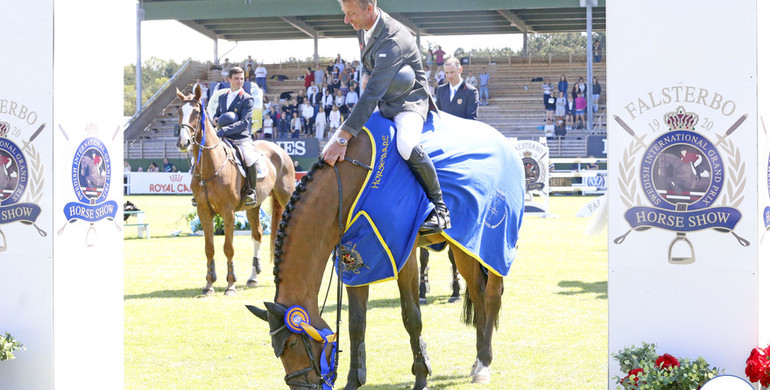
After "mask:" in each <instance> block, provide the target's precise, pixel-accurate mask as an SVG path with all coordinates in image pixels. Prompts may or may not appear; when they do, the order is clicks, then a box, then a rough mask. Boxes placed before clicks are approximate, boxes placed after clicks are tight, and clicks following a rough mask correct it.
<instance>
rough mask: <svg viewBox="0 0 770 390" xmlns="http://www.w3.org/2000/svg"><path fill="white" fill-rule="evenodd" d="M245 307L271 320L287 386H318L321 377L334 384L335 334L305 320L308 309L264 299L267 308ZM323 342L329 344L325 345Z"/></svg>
mask: <svg viewBox="0 0 770 390" xmlns="http://www.w3.org/2000/svg"><path fill="white" fill-rule="evenodd" d="M246 307H247V308H248V309H249V311H251V312H252V314H254V315H255V316H257V317H259V318H260V319H262V320H263V321H267V323H268V324H270V337H271V343H272V345H273V352H275V356H276V357H279V358H280V359H281V362H282V363H283V368H284V370H285V371H286V377H285V378H284V379H285V381H286V384H287V385H289V388H291V389H299V388H307V387H310V386H313V385H315V386H318V387H317V388H319V389H320V388H321V387H322V384H323V382H324V380H326V381H327V382H328V383H330V384H332V385H333V383H334V376H336V371H337V370H336V365H335V364H334V363H333V358H334V350H333V348H335V347H336V340H337V339H336V335H335V334H331V331H330V330H326V331H319V330H318V329H316V328H314V327H313V326H312V325H310V324H309V323H308V322H305V321H307V313H306V312H305V311H304V310H303V309H301V308H300V307H299V306H292V307H291V308H288V309H287V308H286V307H285V306H283V305H281V304H279V303H273V302H265V307H266V308H267V310H264V309H260V308H258V307H255V306H250V305H247V306H246ZM287 313H288V314H289V315H288V318H289V319H287ZM324 341H326V343H325V342H324ZM326 345H329V346H330V348H325V346H326ZM322 352H326V353H323V354H322ZM321 359H323V360H321ZM330 360H331V361H332V363H331V364H330V363H329V362H330Z"/></svg>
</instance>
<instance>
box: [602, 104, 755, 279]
mask: <svg viewBox="0 0 770 390" xmlns="http://www.w3.org/2000/svg"><path fill="white" fill-rule="evenodd" d="M613 118H614V119H615V122H617V123H618V124H619V125H620V127H621V128H623V130H625V131H626V133H628V134H629V135H630V136H632V137H634V139H635V140H636V142H638V143H639V144H640V145H642V147H644V148H645V149H649V147H648V145H647V144H646V143H645V142H644V140H643V139H642V138H641V137H639V136H638V135H637V134H636V132H634V130H633V129H632V128H631V126H629V125H628V124H627V123H626V122H625V121H623V119H621V118H620V117H618V116H617V115H613ZM746 118H748V114H743V115H742V116H741V117H740V118H738V120H736V121H735V123H733V125H732V126H730V128H728V129H727V131H726V132H725V135H723V136H722V135H719V134H716V137H717V142H716V143H714V148H716V147H718V146H719V145H721V144H723V143H724V142H725V141H726V139H727V137H729V136H730V134H732V133H733V132H735V130H737V129H738V127H740V126H741V124H743V122H744V121H745V120H746ZM676 211H687V204H686V203H677V204H676ZM632 230H634V229H633V228H631V229H628V231H626V232H625V233H624V234H623V235H621V236H620V237H618V238H616V239H615V240H614V241H613V242H614V243H615V244H621V243H623V241H624V240H625V239H626V237H627V236H628V235H629V233H631V231H632ZM730 232H731V233H732V234H733V236H735V238H736V239H737V240H738V242H739V243H740V244H741V245H743V246H747V245H748V244H749V242H748V241H747V240H746V239H744V238H742V237H740V236H738V234H736V233H735V232H734V231H730ZM678 242H682V243H683V244H682V245H684V246H685V248H686V250H687V251H686V253H687V255H685V256H674V255H673V253H674V247H675V246H678V245H677V243H678ZM668 262H669V263H671V264H692V263H694V262H695V248H693V246H692V243H691V242H690V240H689V239H688V238H687V234H685V233H684V232H677V233H676V237H674V239H673V240H671V243H670V244H669V245H668Z"/></svg>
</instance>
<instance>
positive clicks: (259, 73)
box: [254, 61, 267, 93]
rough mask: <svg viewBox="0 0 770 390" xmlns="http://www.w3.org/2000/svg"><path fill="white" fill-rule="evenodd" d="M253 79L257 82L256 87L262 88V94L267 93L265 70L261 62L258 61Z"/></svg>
mask: <svg viewBox="0 0 770 390" xmlns="http://www.w3.org/2000/svg"><path fill="white" fill-rule="evenodd" d="M254 77H255V78H256V80H257V85H259V87H260V88H262V91H263V92H264V93H267V69H266V68H265V66H264V65H262V61H259V64H258V65H257V69H255V70H254Z"/></svg>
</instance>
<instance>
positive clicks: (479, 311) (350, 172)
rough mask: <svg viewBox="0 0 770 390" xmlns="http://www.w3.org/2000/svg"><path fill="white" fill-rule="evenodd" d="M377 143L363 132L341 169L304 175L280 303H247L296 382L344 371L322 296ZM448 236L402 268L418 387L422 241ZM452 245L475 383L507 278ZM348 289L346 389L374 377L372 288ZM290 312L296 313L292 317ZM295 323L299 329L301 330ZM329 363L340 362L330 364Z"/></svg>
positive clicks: (294, 201)
mask: <svg viewBox="0 0 770 390" xmlns="http://www.w3.org/2000/svg"><path fill="white" fill-rule="evenodd" d="M371 148H372V145H371V141H370V139H369V137H365V136H359V137H355V138H353V139H352V140H351V141H350V143H349V144H348V148H347V152H346V160H347V161H343V162H340V163H338V164H336V165H335V167H334V168H331V167H329V166H328V165H325V163H323V162H322V161H319V162H317V163H315V164H314V165H313V167H312V169H311V170H310V171H309V172H308V174H307V175H306V176H305V177H303V178H302V181H301V182H300V183H299V184H298V185H297V188H296V190H295V192H294V194H293V195H292V197H291V200H290V201H289V204H288V205H287V207H286V211H285V212H284V214H283V220H282V221H281V224H280V228H279V231H278V233H277V234H276V243H275V246H276V250H275V256H274V262H275V267H274V269H273V274H274V275H275V284H276V294H275V298H274V301H275V302H265V306H266V307H267V310H263V309H261V308H257V307H254V306H247V307H248V308H249V310H250V311H251V312H252V313H253V314H255V315H256V316H257V317H259V318H261V319H262V320H265V321H267V322H268V323H269V324H270V335H271V337H272V346H273V349H274V352H275V355H276V357H280V358H281V360H282V362H283V365H284V369H285V370H286V373H287V375H286V377H285V381H286V383H287V385H289V387H290V388H292V389H294V388H318V389H320V388H322V387H323V388H324V389H326V388H329V387H328V386H329V385H330V383H331V382H332V380H333V379H335V378H334V377H335V376H336V371H335V370H336V365H335V363H334V357H335V356H334V353H333V350H334V349H335V348H334V346H333V343H331V342H333V341H335V340H336V334H335V335H331V336H328V334H329V333H330V332H331V330H328V331H326V332H327V333H326V335H323V336H322V337H319V335H318V333H319V332H318V330H319V329H320V330H324V331H325V330H327V329H329V326H328V325H327V323H326V322H325V321H324V319H323V318H322V317H321V315H320V314H319V309H318V295H319V289H320V287H321V284H322V280H321V279H322V277H323V274H324V270H325V268H326V265H327V263H328V262H329V253H331V252H332V251H333V248H335V245H337V244H338V242H339V240H340V234H341V227H340V225H341V222H340V220H341V219H342V218H341V216H342V215H348V213H349V210H350V208H351V207H352V205H353V204H354V201H355V199H356V196H357V193H358V191H359V189H360V188H361V186H362V185H363V183H364V180H365V178H366V177H367V168H368V167H362V166H361V165H362V164H356V163H351V162H358V161H361V162H363V164H371V157H372V149H371ZM519 161H520V160H519ZM336 170H338V171H339V173H338V175H339V179H340V183H341V186H342V188H341V190H338V177H337V174H336V173H335V171H336ZM522 177H523V175H522ZM522 187H523V182H522ZM338 193H339V195H338ZM340 198H341V199H340ZM338 213H339V214H338ZM453 222H454V221H453ZM444 240H445V239H444V237H443V236H442V235H440V234H434V235H430V236H427V237H425V236H420V237H418V239H417V240H416V242H415V244H414V246H413V247H412V249H411V254H410V255H409V258H408V260H407V261H406V263H405V265H404V266H403V267H402V268H401V270H400V271H399V272H398V277H397V283H398V289H399V293H400V297H401V316H402V320H403V323H404V327H405V328H406V330H407V332H408V333H409V338H410V346H411V349H412V356H413V362H412V366H411V369H412V373H413V374H414V375H415V384H414V389H425V388H427V376H428V375H429V374H430V373H431V367H430V361H429V359H428V355H427V351H426V344H425V342H424V341H423V339H422V336H421V332H422V318H421V313H420V306H419V301H418V299H419V281H418V277H419V270H418V264H417V260H416V255H415V253H416V248H417V247H418V246H422V245H427V244H433V243H437V242H442V241H444ZM448 244H449V245H450V249H451V251H452V252H453V253H454V256H455V261H456V264H457V268H458V269H459V271H460V274H461V275H462V276H463V278H465V280H466V281H467V288H466V292H465V305H464V310H463V317H464V318H463V319H464V321H465V323H466V324H468V325H474V326H475V328H476V354H475V355H476V356H475V363H474V364H473V368H472V369H471V376H473V382H474V383H489V381H490V379H491V371H490V369H489V366H490V364H491V362H492V333H493V330H494V328H495V327H496V323H497V320H498V313H499V310H500V304H501V295H502V293H503V278H502V277H501V276H500V275H497V274H495V273H493V272H485V271H486V270H485V269H483V266H482V265H481V264H480V263H479V261H477V260H476V259H475V258H473V257H471V255H469V254H467V253H466V252H464V251H463V250H462V249H460V248H459V247H458V246H457V245H456V244H454V243H453V242H451V241H449V242H448ZM340 277H341V276H340ZM347 293H348V309H349V313H348V314H349V329H348V330H349V332H350V370H349V372H348V376H347V384H346V386H345V389H348V390H350V389H357V388H359V387H360V386H362V385H364V384H365V383H366V354H365V347H364V334H365V328H366V306H367V300H368V295H369V287H368V286H356V287H347ZM297 306H299V307H300V308H305V309H306V312H304V313H301V314H302V315H304V316H305V317H306V321H305V323H304V324H302V329H305V332H304V333H303V332H302V329H298V328H297V326H296V325H297V323H296V321H295V323H294V326H290V325H289V322H291V321H290V319H292V318H293V317H294V315H295V314H294V313H296V311H297ZM338 310H339V309H338ZM287 311H288V312H289V316H288V318H289V319H286V318H287V317H286V313H287ZM292 321H293V320H292ZM289 328H292V329H291V330H293V332H292V331H290V329H289ZM296 332H299V333H296ZM314 340H315V341H319V342H315V341H314ZM323 363H325V364H326V366H327V369H326V370H322V369H321V366H323V365H324V364H323ZM329 366H331V367H332V368H331V369H330V368H328V367H329ZM324 383H326V386H324Z"/></svg>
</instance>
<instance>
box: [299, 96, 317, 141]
mask: <svg viewBox="0 0 770 390" xmlns="http://www.w3.org/2000/svg"><path fill="white" fill-rule="evenodd" d="M314 113H315V110H313V106H311V105H310V100H309V99H305V102H304V103H302V106H301V107H300V114H301V115H302V119H304V123H303V126H302V127H303V131H304V133H305V134H310V129H312V128H313V125H312V123H313V114H314Z"/></svg>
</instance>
